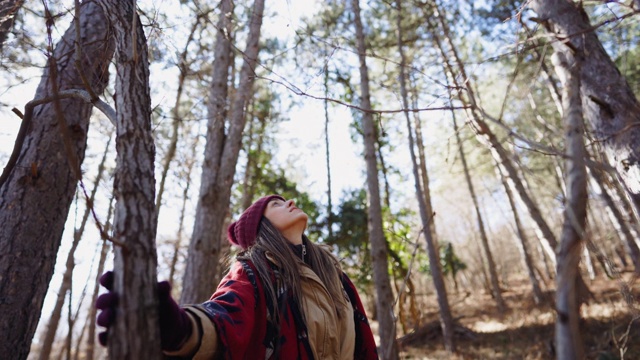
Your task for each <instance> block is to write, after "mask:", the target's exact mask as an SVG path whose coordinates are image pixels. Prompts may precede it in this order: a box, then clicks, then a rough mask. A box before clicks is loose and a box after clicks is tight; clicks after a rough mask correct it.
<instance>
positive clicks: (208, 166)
mask: <svg viewBox="0 0 640 360" xmlns="http://www.w3.org/2000/svg"><path fill="white" fill-rule="evenodd" d="M226 14H228V16H227V15H226ZM232 17H233V2H232V1H231V0H223V1H221V2H220V14H219V15H218V23H217V26H216V28H217V29H218V32H217V34H216V45H215V49H214V58H213V77H212V79H211V87H210V88H209V102H208V104H207V111H208V122H207V135H206V143H205V149H204V163H203V164H202V175H201V179H200V194H199V197H198V204H197V206H196V219H195V223H194V229H193V232H192V235H191V242H190V243H189V251H188V254H187V267H186V270H185V273H184V276H183V280H182V286H183V288H182V294H181V297H180V301H181V302H182V303H198V302H201V301H203V300H205V299H208V298H209V296H210V295H211V293H212V292H213V289H214V287H215V284H214V283H212V281H211V279H213V278H215V276H216V273H217V265H218V256H219V251H220V249H219V242H220V239H219V236H220V232H221V226H222V225H221V221H222V220H221V218H222V216H221V215H220V213H221V212H223V211H226V206H225V209H223V210H222V209H219V207H221V206H219V205H222V204H221V203H220V202H219V201H218V200H217V196H219V195H218V194H219V193H220V191H219V190H218V189H217V188H216V185H222V184H217V174H218V172H220V167H221V164H220V161H221V159H220V158H221V156H222V152H223V149H224V146H225V132H224V128H225V119H226V117H227V110H228V109H227V104H228V103H230V102H229V101H228V100H229V94H228V91H229V86H228V85H229V67H230V66H231V57H230V56H231V54H232V50H231V39H230V37H231V18H232ZM204 279H206V280H204ZM210 283H211V284H210ZM205 284H206V285H208V286H206V288H203V287H204V286H205Z"/></svg>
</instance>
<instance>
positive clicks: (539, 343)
mask: <svg viewBox="0 0 640 360" xmlns="http://www.w3.org/2000/svg"><path fill="white" fill-rule="evenodd" d="M622 279H625V281H630V280H632V275H631V274H629V273H627V274H622ZM587 285H588V287H589V289H590V290H591V292H592V294H593V296H592V297H591V299H590V300H589V301H588V303H587V304H585V305H583V306H582V308H581V317H582V322H581V329H582V337H583V342H584V344H585V354H586V358H587V359H597V360H613V359H640V318H639V317H640V307H639V306H638V300H639V296H638V294H640V281H637V280H636V281H635V282H634V283H633V284H630V286H631V291H630V293H632V294H634V295H635V296H634V297H635V303H634V305H633V307H632V306H630V305H628V303H627V302H625V301H624V298H623V293H624V291H623V290H622V289H623V283H622V282H621V281H620V280H612V279H608V278H606V277H604V276H601V277H598V278H596V279H595V280H594V281H587ZM626 293H629V291H627V292H626ZM503 294H504V298H505V301H506V302H507V305H508V306H509V310H508V311H507V313H505V315H504V316H502V317H500V315H499V313H498V311H497V309H496V306H495V302H494V301H493V299H492V297H491V296H490V295H489V294H485V293H484V292H482V291H481V292H479V293H476V294H471V293H461V294H452V295H450V296H449V303H450V304H451V310H452V313H453V315H454V317H455V318H456V323H457V325H456V327H455V329H454V331H455V332H454V333H455V341H456V345H457V349H458V352H457V354H455V355H451V354H449V353H447V352H446V351H445V350H444V345H443V341H442V334H441V330H440V327H439V323H438V321H437V319H438V313H437V311H438V310H437V306H434V307H433V308H432V309H431V308H430V309H429V312H427V313H426V314H425V317H424V321H423V325H422V327H420V328H419V329H418V330H417V331H415V332H413V333H410V334H408V335H406V336H404V337H401V338H400V339H399V342H400V344H401V349H402V352H401V355H402V358H403V359H554V358H555V354H554V340H553V339H554V324H555V311H554V306H553V302H552V301H553V300H552V299H553V293H547V298H548V299H549V300H548V301H547V303H546V304H543V305H536V304H535V303H534V301H533V298H532V296H531V290H530V285H529V284H528V283H527V282H526V281H522V282H520V283H519V284H510V287H509V289H505V292H504V293H503ZM428 303H430V304H437V301H436V299H435V296H432V298H430V299H429V302H428Z"/></svg>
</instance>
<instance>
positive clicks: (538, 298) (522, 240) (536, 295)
mask: <svg viewBox="0 0 640 360" xmlns="http://www.w3.org/2000/svg"><path fill="white" fill-rule="evenodd" d="M496 169H497V173H498V176H499V177H500V181H501V182H502V186H503V187H504V191H505V193H506V194H507V199H508V200H509V206H510V207H511V211H512V212H513V222H514V223H515V225H516V232H517V233H518V240H519V241H517V242H516V245H517V246H518V250H520V256H521V257H522V262H523V263H524V268H525V269H526V270H527V274H528V275H529V282H531V290H532V294H533V300H534V301H535V303H536V304H538V305H539V304H541V303H542V301H543V300H544V294H543V293H542V289H540V283H539V282H538V278H536V273H535V266H534V265H533V259H532V258H531V250H529V242H528V240H527V235H526V232H525V230H524V226H523V225H522V221H521V220H520V213H519V212H518V207H517V206H516V201H515V199H514V196H513V192H512V191H511V188H510V187H509V184H508V183H507V179H506V178H505V175H504V174H503V173H502V171H501V169H500V168H496ZM543 260H544V259H543Z"/></svg>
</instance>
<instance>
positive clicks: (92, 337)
mask: <svg viewBox="0 0 640 360" xmlns="http://www.w3.org/2000/svg"><path fill="white" fill-rule="evenodd" d="M113 200H114V196H111V199H109V210H108V211H107V220H106V221H105V226H104V231H105V233H106V234H108V233H109V232H110V231H111V216H112V215H113ZM108 251H109V242H107V241H104V240H103V242H102V246H101V248H100V259H99V260H98V268H97V270H96V280H95V282H94V284H93V294H92V295H91V308H90V309H89V316H88V317H87V318H88V321H89V330H88V335H87V350H86V353H85V358H86V359H88V360H93V358H94V356H93V352H94V348H95V342H96V322H95V319H96V315H97V313H98V309H97V308H96V306H95V303H96V300H97V299H98V294H99V292H100V276H102V273H103V272H104V263H105V262H106V260H107V253H108Z"/></svg>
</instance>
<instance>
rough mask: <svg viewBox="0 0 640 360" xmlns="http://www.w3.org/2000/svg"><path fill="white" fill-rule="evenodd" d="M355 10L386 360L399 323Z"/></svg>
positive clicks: (394, 348) (393, 352)
mask: <svg viewBox="0 0 640 360" xmlns="http://www.w3.org/2000/svg"><path fill="white" fill-rule="evenodd" d="M351 4H352V10H353V15H354V22H355V28H356V43H357V50H358V57H359V59H360V87H361V89H360V91H361V98H360V101H361V104H360V106H361V107H362V108H363V109H365V111H364V112H362V129H363V132H364V134H363V135H364V158H365V162H366V168H367V190H368V196H367V197H368V228H369V242H370V251H371V262H372V264H373V281H374V283H375V287H376V295H377V296H376V307H377V309H378V311H377V315H378V322H379V324H380V325H379V331H378V332H379V335H380V347H379V349H380V351H379V352H380V358H382V359H386V360H394V359H398V345H397V342H396V324H395V322H394V319H393V293H392V291H391V281H390V279H389V270H388V269H389V262H388V259H387V247H386V240H385V237H384V232H383V230H382V207H381V203H380V186H379V183H378V164H377V161H376V145H375V143H376V135H375V125H374V123H373V115H372V113H371V112H367V111H366V110H371V100H370V94H369V73H368V69H367V61H366V54H367V47H366V45H365V35H364V30H363V25H362V19H361V16H360V3H359V0H352V1H351Z"/></svg>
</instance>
